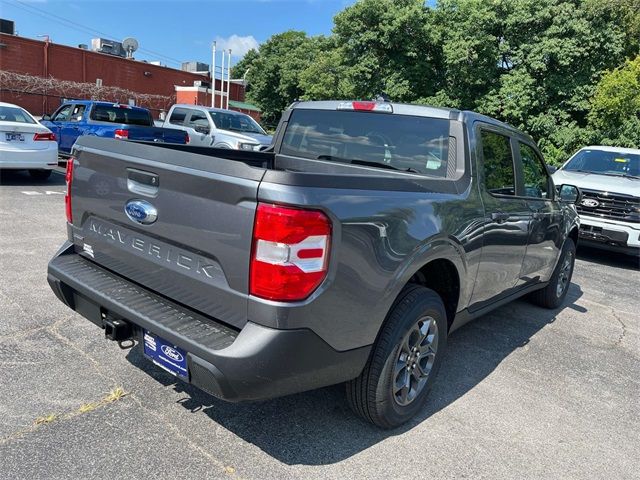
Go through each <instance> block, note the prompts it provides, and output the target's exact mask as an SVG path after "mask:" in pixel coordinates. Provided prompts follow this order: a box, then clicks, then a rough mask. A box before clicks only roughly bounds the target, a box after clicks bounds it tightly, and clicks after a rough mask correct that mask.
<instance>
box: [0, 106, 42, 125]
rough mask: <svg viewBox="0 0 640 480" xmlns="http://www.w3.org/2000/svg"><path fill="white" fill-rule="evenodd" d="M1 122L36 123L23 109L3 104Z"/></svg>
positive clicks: (0, 107) (0, 115)
mask: <svg viewBox="0 0 640 480" xmlns="http://www.w3.org/2000/svg"><path fill="white" fill-rule="evenodd" d="M0 122H18V123H31V124H34V123H36V121H35V120H34V119H33V118H31V115H29V114H28V113H27V112H25V111H24V110H23V109H21V108H18V107H3V106H0Z"/></svg>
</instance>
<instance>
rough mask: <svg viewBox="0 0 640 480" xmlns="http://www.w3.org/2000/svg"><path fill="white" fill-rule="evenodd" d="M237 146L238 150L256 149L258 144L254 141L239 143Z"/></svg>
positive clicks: (258, 146)
mask: <svg viewBox="0 0 640 480" xmlns="http://www.w3.org/2000/svg"><path fill="white" fill-rule="evenodd" d="M238 148H239V149H240V150H258V148H260V145H259V144H256V143H239V144H238Z"/></svg>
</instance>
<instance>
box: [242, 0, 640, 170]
mask: <svg viewBox="0 0 640 480" xmlns="http://www.w3.org/2000/svg"><path fill="white" fill-rule="evenodd" d="M430 4H431V2H428V3H425V2H424V1H423V0H360V1H357V2H356V3H354V4H353V5H351V6H349V7H347V8H345V9H344V10H343V11H341V12H340V13H338V14H337V15H336V17H335V19H334V28H333V33H332V35H330V36H328V37H325V36H319V37H309V36H307V35H306V34H305V33H303V32H296V31H289V32H284V33H282V34H278V35H274V36H273V37H271V38H270V39H269V40H268V41H267V42H265V43H264V44H262V45H261V46H260V49H259V50H258V51H257V52H256V51H253V52H250V53H249V54H248V55H247V56H246V57H245V58H244V59H243V61H242V62H240V64H239V65H238V66H236V69H237V70H238V73H244V71H246V70H247V69H249V73H248V75H247V79H248V81H249V86H250V91H249V93H248V95H249V99H250V100H251V101H253V102H255V103H257V104H258V105H259V106H260V107H261V108H262V109H263V115H264V119H265V122H266V123H268V124H275V123H276V122H277V120H278V118H279V117H280V113H281V111H282V110H283V109H284V108H286V106H287V105H288V104H290V103H291V102H292V101H293V100H295V99H327V98H335V99H341V98H353V99H363V98H372V97H373V96H375V95H377V94H379V93H381V92H385V93H387V94H389V95H390V97H391V98H392V99H393V100H394V101H401V102H412V103H424V104H430V105H437V106H446V107H451V108H460V109H470V110H476V111H479V112H481V113H485V114H488V115H491V116H493V117H496V118H499V119H501V120H504V121H506V122H508V123H511V124H513V125H514V126H516V127H519V128H522V129H524V130H525V131H527V132H529V133H530V134H531V135H532V136H533V137H534V138H535V139H536V140H538V142H539V144H540V145H541V147H542V149H543V152H544V153H545V155H546V157H547V159H548V160H550V161H551V163H559V162H561V161H563V160H564V159H566V157H567V156H568V155H569V154H570V153H571V152H572V151H573V150H575V149H577V148H578V147H580V146H582V145H584V144H585V143H588V142H595V143H597V141H596V139H597V138H598V136H600V137H601V138H602V139H603V140H607V141H609V142H610V143H615V142H616V141H618V140H619V139H621V138H622V139H625V140H624V141H625V142H627V144H632V143H633V141H632V140H633V139H632V138H630V137H629V135H630V134H631V133H633V131H636V132H637V131H638V130H637V128H635V130H634V127H633V125H636V127H637V123H636V124H633V122H634V121H635V122H637V121H638V120H637V110H636V111H635V113H632V114H631V115H630V116H631V117H632V118H633V119H635V120H633V121H632V120H625V121H624V122H622V123H620V120H619V119H620V118H627V117H629V113H628V110H624V112H622V110H615V109H616V108H618V107H616V106H615V105H621V103H620V102H619V101H617V100H616V101H614V100H613V98H614V93H615V90H616V87H611V86H609V85H610V84H613V85H616V84H617V83H619V82H623V83H625V86H624V88H623V90H624V91H625V92H627V90H629V89H630V90H633V88H632V87H628V85H627V82H628V81H630V80H629V79H630V78H631V77H633V72H628V70H633V68H634V67H633V66H624V67H622V68H618V67H621V66H622V65H623V64H625V61H626V60H627V59H629V58H634V57H636V56H637V55H638V50H639V42H640V14H639V13H638V12H639V11H640V0H491V1H487V0H440V1H438V2H437V3H436V4H435V6H430ZM625 65H627V64H625ZM629 65H635V64H633V63H630V64H629ZM616 69H617V70H616ZM240 70H242V72H240ZM636 71H637V70H636ZM607 72H608V73H607ZM605 78H607V80H605ZM635 78H637V76H636V77H635ZM601 79H602V80H601ZM636 86H637V81H636ZM627 87H628V88H627ZM636 88H637V87H636ZM636 91H637V90H636ZM621 95H622V94H621ZM624 95H627V94H626V93H625V94H624ZM616 98H617V97H616ZM620 98H622V97H620ZM624 98H627V97H624ZM605 99H608V100H605ZM616 102H618V103H616ZM622 103H624V105H625V107H627V106H628V104H629V102H627V101H626V100H624V101H623V102H622ZM631 103H632V102H631ZM607 105H609V106H607ZM611 109H613V110H611ZM621 112H622V113H621ZM616 118H617V119H618V120H616ZM616 122H617V123H616ZM630 125H631V126H630ZM625 132H626V133H625ZM620 141H622V140H620Z"/></svg>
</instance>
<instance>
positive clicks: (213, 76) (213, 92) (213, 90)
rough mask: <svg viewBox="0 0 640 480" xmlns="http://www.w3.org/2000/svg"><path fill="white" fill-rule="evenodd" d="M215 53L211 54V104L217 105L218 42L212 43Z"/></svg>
mask: <svg viewBox="0 0 640 480" xmlns="http://www.w3.org/2000/svg"><path fill="white" fill-rule="evenodd" d="M212 48H213V53H212V55H211V106H212V107H215V106H216V103H215V102H216V42H215V41H214V42H213V45H212Z"/></svg>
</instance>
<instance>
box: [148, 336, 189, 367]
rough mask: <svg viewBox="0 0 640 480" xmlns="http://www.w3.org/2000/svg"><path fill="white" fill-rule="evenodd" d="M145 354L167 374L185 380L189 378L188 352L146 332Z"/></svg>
mask: <svg viewBox="0 0 640 480" xmlns="http://www.w3.org/2000/svg"><path fill="white" fill-rule="evenodd" d="M144 354H145V355H146V356H147V357H149V358H150V359H151V361H152V362H153V363H155V364H156V365H158V366H159V367H160V368H163V369H164V370H166V371H167V372H169V373H172V374H173V375H177V376H178V377H182V378H185V379H188V378H189V371H188V369H187V352H185V351H184V350H183V349H181V348H180V347H176V346H175V345H174V344H172V343H171V342H168V341H167V340H165V339H163V338H160V337H158V336H157V335H154V334H153V333H151V332H148V331H146V330H145V331H144Z"/></svg>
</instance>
